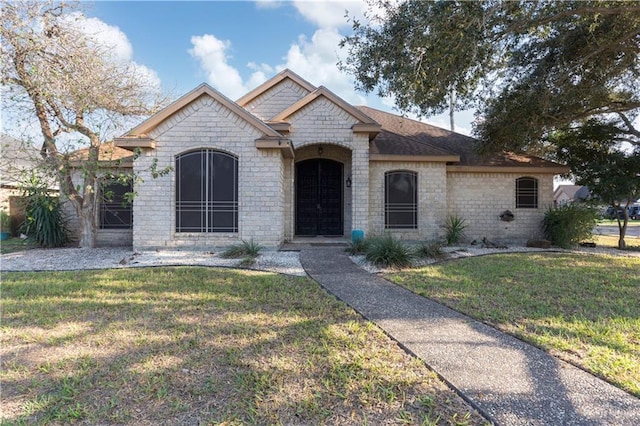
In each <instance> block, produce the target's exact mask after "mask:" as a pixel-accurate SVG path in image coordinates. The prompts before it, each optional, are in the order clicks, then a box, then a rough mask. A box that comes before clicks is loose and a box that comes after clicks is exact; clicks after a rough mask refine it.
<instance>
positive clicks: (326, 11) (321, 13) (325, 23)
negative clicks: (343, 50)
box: [293, 0, 367, 28]
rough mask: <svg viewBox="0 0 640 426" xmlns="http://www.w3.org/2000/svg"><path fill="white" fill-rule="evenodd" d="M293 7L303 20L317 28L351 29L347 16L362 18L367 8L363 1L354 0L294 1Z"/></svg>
mask: <svg viewBox="0 0 640 426" xmlns="http://www.w3.org/2000/svg"><path fill="white" fill-rule="evenodd" d="M293 5H294V6H295V8H296V9H297V10H298V12H299V13H300V14H301V15H302V16H303V17H304V18H305V19H307V20H308V21H310V22H311V23H313V24H315V25H317V26H318V27H319V28H343V27H351V21H350V20H348V19H347V15H348V16H349V17H354V16H355V17H357V18H362V16H363V14H364V11H365V10H366V7H367V5H366V3H365V2H364V1H354V0H333V1H316V0H311V1H309V0H296V1H294V2H293Z"/></svg>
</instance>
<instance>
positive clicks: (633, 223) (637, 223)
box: [598, 219, 640, 227]
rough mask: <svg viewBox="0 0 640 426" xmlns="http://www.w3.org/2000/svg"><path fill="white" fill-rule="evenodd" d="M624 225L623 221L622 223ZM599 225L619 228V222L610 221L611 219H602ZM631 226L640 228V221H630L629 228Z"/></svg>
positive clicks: (628, 222)
mask: <svg viewBox="0 0 640 426" xmlns="http://www.w3.org/2000/svg"><path fill="white" fill-rule="evenodd" d="M620 222H621V223H622V221H620ZM598 225H605V226H616V227H617V226H618V221H617V220H609V219H600V220H598ZM631 226H640V220H631V219H629V220H628V221H627V227H631Z"/></svg>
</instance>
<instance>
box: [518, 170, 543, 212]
mask: <svg viewBox="0 0 640 426" xmlns="http://www.w3.org/2000/svg"><path fill="white" fill-rule="evenodd" d="M516 208H517V209H537V208H538V179H535V178H532V177H521V178H518V179H516Z"/></svg>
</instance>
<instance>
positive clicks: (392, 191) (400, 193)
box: [384, 171, 418, 229]
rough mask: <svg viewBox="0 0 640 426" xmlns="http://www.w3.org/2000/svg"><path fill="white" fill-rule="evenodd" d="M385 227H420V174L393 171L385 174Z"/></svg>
mask: <svg viewBox="0 0 640 426" xmlns="http://www.w3.org/2000/svg"><path fill="white" fill-rule="evenodd" d="M384 227H385V228H386V229H417V228H418V175H417V173H415V172H409V171H392V172H387V173H385V175H384Z"/></svg>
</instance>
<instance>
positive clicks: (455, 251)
mask: <svg viewBox="0 0 640 426" xmlns="http://www.w3.org/2000/svg"><path fill="white" fill-rule="evenodd" d="M442 251H443V252H445V253H446V254H447V256H446V257H445V258H444V259H443V260H449V259H459V258H462V257H471V256H483V255H487V254H494V253H527V252H563V253H582V254H606V255H610V256H625V257H640V252H638V251H621V250H616V249H613V248H609V247H580V248H576V249H573V250H564V249H559V248H552V249H541V248H536V247H522V246H514V247H507V248H483V247H478V246H465V247H443V248H442ZM350 258H351V260H352V261H353V262H354V263H355V264H357V265H358V266H360V267H361V268H363V269H365V270H366V271H367V272H370V273H372V274H379V273H386V272H393V271H395V269H390V268H380V267H377V266H375V265H372V264H371V263H369V262H368V261H367V260H366V259H365V257H364V256H363V255H356V256H350ZM439 261H442V260H436V259H422V260H420V261H418V262H415V263H414V266H416V267H420V266H426V265H430V264H434V263H437V262H439Z"/></svg>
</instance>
